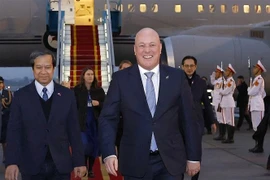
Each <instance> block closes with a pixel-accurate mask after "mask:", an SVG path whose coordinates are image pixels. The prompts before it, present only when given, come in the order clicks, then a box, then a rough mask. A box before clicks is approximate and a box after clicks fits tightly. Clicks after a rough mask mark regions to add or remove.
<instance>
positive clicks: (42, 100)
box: [5, 52, 86, 180]
mask: <svg viewBox="0 0 270 180" xmlns="http://www.w3.org/2000/svg"><path fill="white" fill-rule="evenodd" d="M30 59H31V65H32V68H33V74H34V77H35V81H33V82H32V83H31V84H29V85H27V86H25V87H23V88H21V89H20V90H18V91H17V92H15V94H14V101H13V103H12V106H11V114H10V121H9V124H8V134H7V153H6V166H7V169H6V174H5V177H6V179H7V180H14V179H15V178H16V177H17V176H18V171H19V170H18V167H19V169H20V171H21V173H22V180H36V179H45V180H52V179H53V180H56V179H57V180H58V179H61V180H69V179H70V173H71V171H72V170H73V169H74V171H75V176H76V175H78V176H82V175H84V174H85V170H86V167H84V152H83V144H82V141H81V136H80V129H79V121H78V118H77V109H76V100H75V96H74V93H73V92H72V91H71V90H69V89H67V88H65V87H63V86H61V85H59V84H56V83H55V82H54V81H53V80H52V78H53V73H54V67H55V64H56V61H55V59H54V58H53V56H52V55H51V54H50V53H48V52H34V53H32V54H31V56H30ZM69 147H71V149H72V153H71V152H70V149H69Z"/></svg>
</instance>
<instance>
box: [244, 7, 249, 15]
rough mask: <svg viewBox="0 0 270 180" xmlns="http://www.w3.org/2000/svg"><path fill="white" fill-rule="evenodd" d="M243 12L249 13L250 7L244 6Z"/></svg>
mask: <svg viewBox="0 0 270 180" xmlns="http://www.w3.org/2000/svg"><path fill="white" fill-rule="evenodd" d="M243 11H244V13H249V5H244V6H243Z"/></svg>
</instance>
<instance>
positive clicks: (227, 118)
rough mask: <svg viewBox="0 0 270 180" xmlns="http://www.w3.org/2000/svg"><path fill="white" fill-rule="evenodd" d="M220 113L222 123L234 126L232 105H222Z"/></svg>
mask: <svg viewBox="0 0 270 180" xmlns="http://www.w3.org/2000/svg"><path fill="white" fill-rule="evenodd" d="M221 113H222V118H223V122H225V123H224V124H228V125H230V126H234V107H223V108H222V111H221Z"/></svg>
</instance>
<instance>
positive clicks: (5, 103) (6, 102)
mask: <svg viewBox="0 0 270 180" xmlns="http://www.w3.org/2000/svg"><path fill="white" fill-rule="evenodd" d="M0 96H1V98H0V103H1V107H0V114H1V118H2V120H1V123H2V124H1V133H0V134H1V138H0V143H3V144H4V143H6V133H7V124H8V120H9V114H10V105H11V102H12V94H11V92H10V91H9V90H6V89H4V79H3V77H1V76H0ZM4 148H5V147H4ZM4 152H5V151H4ZM4 154H5V153H4Z"/></svg>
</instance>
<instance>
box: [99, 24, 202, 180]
mask: <svg viewBox="0 0 270 180" xmlns="http://www.w3.org/2000/svg"><path fill="white" fill-rule="evenodd" d="M161 48H162V47H161V43H160V39H159V35H158V33H157V32H156V31H154V30H153V29H150V28H144V29H142V30H140V31H139V32H138V33H137V35H136V38H135V45H134V52H135V55H136V58H137V63H138V64H137V65H133V66H132V67H130V68H127V69H124V70H122V71H119V72H116V73H115V74H114V75H113V78H112V81H111V84H110V87H109V90H108V94H107V97H106V100H105V103H104V106H103V110H102V112H101V115H100V118H99V132H100V138H101V142H100V144H101V153H102V155H103V158H104V162H105V166H106V169H107V171H108V172H109V173H110V174H113V175H117V173H116V171H117V170H118V159H117V157H116V152H115V146H114V142H115V137H116V133H117V127H118V126H117V125H118V122H119V114H120V113H121V114H122V117H123V136H122V139H121V142H120V152H121V153H120V156H119V166H120V168H119V169H120V172H121V173H122V175H124V177H125V180H152V179H153V180H180V179H183V173H184V172H185V171H186V170H187V172H188V174H189V175H191V176H193V175H195V174H196V173H197V172H198V171H199V170H200V163H199V161H200V157H201V147H200V146H201V145H200V134H199V131H198V128H197V125H196V120H195V119H194V118H196V116H194V115H193V114H194V113H193V112H194V106H193V100H192V95H191V90H190V87H189V85H188V82H187V80H186V77H185V75H184V73H183V71H182V70H179V69H175V68H171V67H168V66H165V65H161V64H160V54H161Z"/></svg>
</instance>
